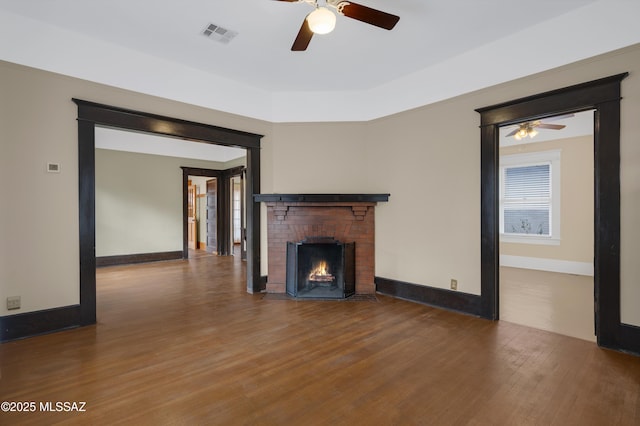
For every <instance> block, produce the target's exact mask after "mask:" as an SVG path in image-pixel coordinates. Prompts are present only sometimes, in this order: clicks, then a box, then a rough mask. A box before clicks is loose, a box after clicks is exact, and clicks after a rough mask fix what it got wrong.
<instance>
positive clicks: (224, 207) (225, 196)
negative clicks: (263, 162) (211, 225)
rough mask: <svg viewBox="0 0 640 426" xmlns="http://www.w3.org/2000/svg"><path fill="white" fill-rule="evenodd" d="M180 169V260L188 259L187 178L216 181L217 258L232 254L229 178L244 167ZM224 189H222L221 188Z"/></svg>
mask: <svg viewBox="0 0 640 426" xmlns="http://www.w3.org/2000/svg"><path fill="white" fill-rule="evenodd" d="M180 168H181V169H182V258H183V259H188V258H189V230H188V215H189V212H188V204H189V203H188V200H187V198H188V195H189V194H188V192H189V189H188V188H189V176H205V177H210V178H216V179H218V191H217V196H216V198H217V200H218V201H217V206H218V208H217V214H216V218H217V221H216V229H217V232H218V238H217V247H216V252H217V253H218V255H219V256H230V255H232V254H233V241H232V236H231V225H232V224H231V204H230V203H231V199H230V193H229V192H228V191H229V190H227V191H225V189H224V188H229V187H230V185H231V178H232V177H234V176H240V175H241V174H242V173H243V171H244V170H245V167H244V166H238V167H233V168H231V169H225V170H214V169H202V168H198V167H180ZM221 187H224V188H221Z"/></svg>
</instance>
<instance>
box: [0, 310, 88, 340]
mask: <svg viewBox="0 0 640 426" xmlns="http://www.w3.org/2000/svg"><path fill="white" fill-rule="evenodd" d="M79 325H80V305H72V306H63V307H60V308H53V309H45V310H42V311H34V312H26V313H24V314H16V315H8V316H5V317H0V342H8V341H10V340H16V339H23V338H25V337H31V336H36V335H38V334H45V333H52V332H54V331H60V330H64V329H67V328H75V327H78V326H79Z"/></svg>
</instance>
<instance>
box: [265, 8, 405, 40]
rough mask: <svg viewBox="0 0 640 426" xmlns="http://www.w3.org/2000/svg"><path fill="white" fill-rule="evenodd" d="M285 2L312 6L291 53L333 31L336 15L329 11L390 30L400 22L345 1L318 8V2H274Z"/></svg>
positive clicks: (397, 18)
mask: <svg viewBox="0 0 640 426" xmlns="http://www.w3.org/2000/svg"><path fill="white" fill-rule="evenodd" d="M276 1H286V2H289V3H308V4H310V5H311V6H313V8H314V10H313V12H311V13H309V14H308V15H307V16H306V17H305V19H304V22H302V27H300V31H298V35H297V37H296V39H295V40H294V42H293V46H291V50H293V51H302V50H307V46H309V42H311V37H313V35H314V34H328V33H330V32H331V31H333V28H334V27H335V25H336V15H335V14H334V13H333V12H332V11H331V10H330V9H329V7H330V8H332V9H335V11H336V12H337V13H339V14H340V15H343V16H346V17H348V18H352V19H356V20H358V21H361V22H365V23H367V24H371V25H375V26H376V27H380V28H384V29H385V30H390V29H392V28H393V27H395V25H396V24H397V23H398V21H399V20H400V17H399V16H396V15H392V14H390V13H386V12H382V11H380V10H377V9H372V8H370V7H367V6H363V5H361V4H357V3H353V2H350V1H345V0H326V1H325V5H326V6H328V7H326V6H318V0H276Z"/></svg>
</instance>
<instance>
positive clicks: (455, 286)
mask: <svg viewBox="0 0 640 426" xmlns="http://www.w3.org/2000/svg"><path fill="white" fill-rule="evenodd" d="M457 289H458V280H454V279H453V278H452V279H451V290H457Z"/></svg>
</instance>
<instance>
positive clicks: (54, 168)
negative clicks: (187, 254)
mask: <svg viewBox="0 0 640 426" xmlns="http://www.w3.org/2000/svg"><path fill="white" fill-rule="evenodd" d="M47 172H49V173H60V163H47Z"/></svg>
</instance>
